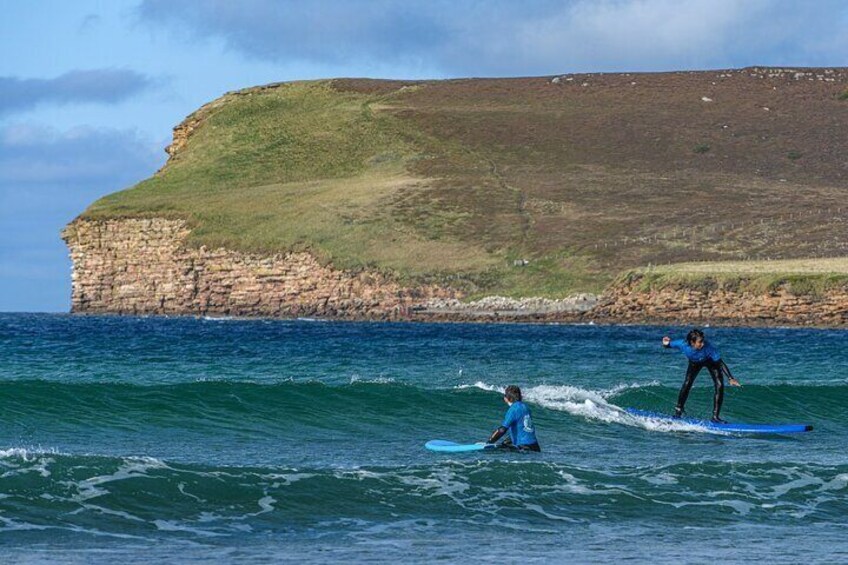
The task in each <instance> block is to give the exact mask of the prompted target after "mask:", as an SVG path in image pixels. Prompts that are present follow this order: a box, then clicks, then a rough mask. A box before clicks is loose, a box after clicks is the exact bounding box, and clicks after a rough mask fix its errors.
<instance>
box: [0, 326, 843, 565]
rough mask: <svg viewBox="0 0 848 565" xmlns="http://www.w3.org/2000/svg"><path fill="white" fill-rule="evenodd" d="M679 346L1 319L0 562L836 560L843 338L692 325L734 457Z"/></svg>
mask: <svg viewBox="0 0 848 565" xmlns="http://www.w3.org/2000/svg"><path fill="white" fill-rule="evenodd" d="M687 329H688V328H686V327H682V326H679V327H658V326H600V325H598V326H595V325H523V324H424V323H354V322H327V321H320V320H291V321H283V320H242V319H226V318H193V317H176V318H163V317H117V316H115V317H99V316H78V315H53V314H0V561H2V562H10V563H11V562H14V563H41V562H50V563H100V562H102V563H115V562H120V563H122V564H129V563H150V562H159V563H194V562H204V563H208V562H215V563H231V562H233V563H235V562H249V563H287V562H291V563H337V562H344V563H348V564H350V563H433V562H439V563H468V562H472V561H473V562H492V563H494V562H497V563H610V562H622V561H626V562H634V563H642V562H650V563H675V564H678V563H716V562H743V561H745V562H749V561H753V560H758V561H762V562H766V563H769V564H770V565H772V564H775V563H845V562H848V453H846V451H847V448H848V409H846V404H848V374H846V356H845V355H846V350H848V333H846V331H844V330H823V329H785V328H769V329H764V328H759V329H747V328H709V327H708V328H705V331H706V333H707V338H708V340H710V341H712V342H713V343H714V344H716V345H717V346H718V348H719V349H720V351H721V352H722V355H723V358H724V359H725V360H726V362H727V363H728V365H729V366H730V367H731V369H732V370H733V372H734V373H735V374H736V376H737V377H738V378H739V380H740V381H741V382H742V384H743V386H742V387H740V388H730V387H728V389H727V393H726V398H725V403H724V411H723V413H722V416H723V417H724V418H725V419H727V420H730V421H734V422H751V423H805V424H811V425H813V426H814V430H813V431H812V432H808V433H804V434H797V435H786V436H740V435H730V434H721V433H716V432H712V433H710V432H708V431H707V430H705V429H703V428H699V427H697V426H692V425H690V424H686V423H676V422H664V421H660V420H651V419H646V418H639V417H635V416H631V415H629V414H627V413H626V412H624V411H623V410H622V409H623V408H626V407H636V408H641V409H646V410H653V411H659V412H670V411H671V410H672V408H673V407H674V403H675V400H676V398H677V392H678V389H679V387H680V384H681V382H682V380H683V375H684V372H685V368H686V360H685V358H684V357H683V356H682V355H681V354H680V353H678V352H674V351H671V350H665V349H663V348H662V347H661V338H662V337H663V336H664V335H670V336H672V337H683V335H685V332H686V331H687ZM510 384H515V385H518V386H519V387H521V389H522V391H523V394H524V398H525V401H526V402H527V404H528V406H529V407H530V409H531V410H532V413H533V419H534V422H535V427H536V432H537V437H538V439H539V442H540V444H541V447H542V452H541V453H512V452H507V451H504V450H496V451H494V452H493V451H483V452H473V453H461V454H442V453H433V452H430V451H428V450H426V449H425V448H424V444H425V443H426V442H427V441H428V440H431V439H446V440H452V441H457V442H463V443H465V442H468V443H470V442H478V441H484V440H485V439H486V438H487V437H488V436H489V435H490V433H491V432H492V431H493V430H494V429H495V428H497V427H498V425H499V424H500V422H501V420H502V418H503V415H504V412H505V410H506V408H507V406H506V405H505V404H504V402H503V399H502V391H503V388H504V387H505V386H507V385H510ZM711 404H712V382H711V380H710V378H709V375H708V374H707V373H706V371H704V372H703V374H701V375H700V376H699V378H698V381H696V384H695V387H694V389H693V391H692V394H691V396H690V398H689V402H688V404H687V413H688V414H689V415H690V416H695V417H697V416H703V417H708V416H709V415H710V413H711Z"/></svg>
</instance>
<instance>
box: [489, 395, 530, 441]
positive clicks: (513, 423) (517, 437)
mask: <svg viewBox="0 0 848 565" xmlns="http://www.w3.org/2000/svg"><path fill="white" fill-rule="evenodd" d="M503 399H504V402H506V403H507V405H509V410H507V411H506V415H505V416H504V420H503V424H501V426H500V427H499V428H498V429H496V430H495V431H494V432H492V435H491V436H490V437H489V439H488V440H487V441H486V443H495V442H497V441H498V440H499V439H501V437H503V435H504V434H506V433H507V432H509V437H507V438H506V439H504V440H503V442H501V444H500V445H499V446H498V447H504V448H508V449H517V450H519V451H541V448H539V442H538V441H537V440H536V428H535V427H533V418H531V416H530V408H528V407H527V405H526V404H524V403H523V402H522V401H521V389H520V388H518V387H517V386H515V385H509V386H508V387H506V389H505V390H504V395H503Z"/></svg>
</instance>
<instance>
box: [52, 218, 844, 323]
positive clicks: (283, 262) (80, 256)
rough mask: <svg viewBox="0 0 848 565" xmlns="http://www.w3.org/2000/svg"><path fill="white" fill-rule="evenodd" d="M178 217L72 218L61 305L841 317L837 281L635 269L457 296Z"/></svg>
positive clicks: (274, 311)
mask: <svg viewBox="0 0 848 565" xmlns="http://www.w3.org/2000/svg"><path fill="white" fill-rule="evenodd" d="M189 232H190V230H189V227H188V226H187V224H186V223H185V222H184V221H182V220H166V219H111V220H101V221H94V220H76V221H75V222H73V223H72V224H71V225H69V226H68V227H67V228H66V230H65V232H64V233H63V237H64V239H65V241H66V242H67V244H68V247H69V249H70V254H71V259H72V260H73V274H72V293H73V294H72V311H73V312H81V313H114V314H189V315H229V316H267V317H296V316H316V317H325V318H336V319H371V320H394V319H419V320H443V321H445V320H455V321H459V320H469V321H480V320H495V321H498V320H501V321H508V320H512V321H522V320H526V321H583V322H585V321H599V322H625V323H646V322H659V323H672V324H682V323H714V324H721V323H725V324H740V325H746V324H767V325H776V324H780V325H796V326H799V325H818V326H846V325H848V286H837V287H835V288H831V289H828V290H826V291H824V292H821V293H817V294H809V293H808V294H804V293H799V292H793V289H792V288H791V285H789V284H788V283H787V284H784V285H781V286H778V287H777V288H775V289H773V290H771V291H768V292H765V293H752V292H746V291H742V290H739V289H733V288H724V287H721V286H717V287H716V288H709V289H705V288H686V287H668V288H660V289H652V290H644V289H643V288H642V287H641V285H640V283H641V281H640V278H639V277H638V276H634V277H630V278H628V279H626V280H624V281H623V282H621V283H619V284H616V285H613V286H612V287H611V288H609V289H608V290H607V291H606V292H605V294H604V295H603V296H602V297H601V298H600V300H599V301H597V302H596V301H595V297H593V296H590V295H581V296H577V297H573V298H572V299H568V300H564V301H542V302H541V303H539V304H537V302H538V301H534V300H524V301H509V300H507V299H500V300H499V301H496V302H495V303H492V301H491V300H490V301H478V302H476V303H470V304H461V303H459V302H458V301H457V300H456V299H458V298H461V293H459V292H458V291H456V290H452V289H449V288H442V287H438V286H435V285H422V286H417V287H404V286H402V285H400V284H398V283H397V282H396V281H393V280H391V279H389V278H388V277H386V276H384V275H381V274H376V273H369V272H364V271H361V272H349V271H342V270H338V269H334V268H332V267H330V266H325V265H322V264H321V263H319V262H318V261H317V260H316V259H315V257H313V256H312V255H310V254H308V253H288V254H280V255H273V256H259V255H252V254H247V253H240V252H236V251H232V250H228V249H214V250H213V249H207V248H205V247H200V248H199V249H198V248H194V247H191V246H188V245H186V238H187V236H188V235H189Z"/></svg>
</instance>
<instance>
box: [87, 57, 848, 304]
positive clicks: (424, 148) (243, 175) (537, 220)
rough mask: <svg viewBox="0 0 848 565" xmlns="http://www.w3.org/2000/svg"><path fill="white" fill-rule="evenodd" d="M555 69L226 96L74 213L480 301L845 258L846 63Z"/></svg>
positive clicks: (305, 85)
mask: <svg viewBox="0 0 848 565" xmlns="http://www.w3.org/2000/svg"><path fill="white" fill-rule="evenodd" d="M799 72H801V73H802V78H804V80H799V78H798V76H799V75H798V73H799ZM819 76H821V77H827V78H828V79H833V80H824V78H821V79H819V78H817V77H819ZM559 78H560V80H558V81H552V80H551V77H539V78H520V79H463V80H449V81H380V80H366V79H338V80H326V81H311V82H294V83H284V84H276V85H268V86H266V87H257V88H250V89H246V90H242V91H238V92H234V93H229V94H226V95H225V96H223V97H222V98H220V99H218V100H216V101H213V102H211V103H209V104H207V105H206V106H204V107H203V108H201V109H199V110H198V111H197V112H195V113H194V114H192V115H191V116H189V117H188V118H187V119H186V121H185V122H184V123H183V124H181V125H180V126H179V127H178V128H177V129H176V130H175V141H174V144H173V145H172V146H171V149H170V151H169V152H170V153H171V158H170V160H169V161H168V163H167V164H166V166H165V167H164V168H163V169H162V170H161V171H160V172H159V173H157V174H156V175H154V176H153V177H151V178H150V179H147V180H145V181H143V182H141V183H139V184H138V185H136V186H134V187H131V188H130V189H127V190H124V191H121V192H118V193H115V194H112V195H109V196H107V197H105V198H103V199H101V200H98V201H97V202H95V203H94V204H92V206H91V207H90V208H89V209H88V210H86V211H85V212H84V213H83V215H82V216H83V217H84V218H89V219H97V218H115V217H151V216H159V217H174V218H184V219H186V220H187V221H188V222H189V223H190V225H191V226H192V228H193V231H192V234H191V243H192V244H193V245H206V246H210V247H218V246H224V247H228V248H232V249H237V250H242V251H249V252H257V253H276V252H285V251H288V250H309V251H311V252H313V253H314V254H315V255H316V256H317V257H318V258H319V259H321V260H323V261H325V262H332V263H333V264H334V265H336V266H337V267H341V268H354V269H356V268H369V269H378V270H381V271H384V272H387V273H390V274H393V275H395V276H398V277H400V278H401V279H402V280H419V281H430V282H440V283H446V284H451V285H455V286H460V287H463V288H465V289H466V290H468V291H469V292H470V293H471V294H472V296H477V295H481V294H492V293H497V294H503V295H507V296H514V297H520V296H529V295H534V296H547V297H552V298H556V297H562V296H564V295H567V294H570V293H572V292H575V291H599V290H601V289H602V288H604V287H605V286H606V285H607V284H608V283H610V282H612V281H613V280H615V278H616V277H617V276H618V274H619V273H621V272H624V271H627V270H630V269H636V268H640V267H642V266H644V265H648V264H651V265H658V264H659V265H663V264H679V263H681V262H687V261H738V260H740V259H743V258H746V257H753V258H765V257H770V258H780V259H793V258H806V257H811V256H822V255H832V256H833V255H846V254H848V250H846V249H845V243H844V242H846V241H848V223H846V222H844V221H842V218H843V217H844V212H845V211H848V208H846V209H845V210H843V202H844V186H845V182H846V181H848V171H847V170H846V166H845V163H844V151H843V149H842V148H844V147H845V146H848V115H846V113H845V112H844V108H843V105H842V102H841V101H840V100H839V99H838V98H839V97H838V94H839V93H840V92H843V91H844V89H845V83H846V82H848V72H846V71H845V70H844V69H804V70H802V71H798V70H797V69H786V70H781V69H766V68H748V69H740V70H732V71H704V72H679V73H644V74H632V73H618V74H592V75H564V76H562V77H559ZM808 79H809V80H808ZM705 100H709V102H705ZM693 147H695V148H696V150H694V151H693ZM701 147H706V148H708V150H703V151H698V150H697V148H701ZM798 148H803V155H804V156H803V158H793V157H790V158H787V155H795V154H796V153H798V155H800V153H799V152H798ZM799 284H800V283H799Z"/></svg>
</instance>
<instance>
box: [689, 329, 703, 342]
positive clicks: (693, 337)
mask: <svg viewBox="0 0 848 565" xmlns="http://www.w3.org/2000/svg"><path fill="white" fill-rule="evenodd" d="M699 339H700V340H701V341H704V332H702V331H701V330H699V329H698V328H695V329H692V330H690V331H689V333H688V334H686V343H688V344H689V345H692V344H693V343H695V342H696V341H698V340H699Z"/></svg>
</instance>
